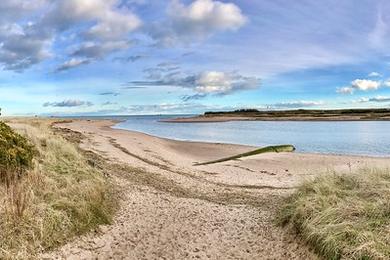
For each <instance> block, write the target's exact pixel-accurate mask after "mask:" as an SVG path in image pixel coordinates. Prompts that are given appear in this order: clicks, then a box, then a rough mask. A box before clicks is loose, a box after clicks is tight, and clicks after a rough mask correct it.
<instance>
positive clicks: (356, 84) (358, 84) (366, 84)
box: [351, 79, 381, 91]
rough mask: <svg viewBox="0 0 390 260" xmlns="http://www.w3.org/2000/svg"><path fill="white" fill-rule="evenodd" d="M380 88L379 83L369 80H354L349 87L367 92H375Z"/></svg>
mask: <svg viewBox="0 0 390 260" xmlns="http://www.w3.org/2000/svg"><path fill="white" fill-rule="evenodd" d="M380 86H381V82H380V81H375V80H369V79H355V80H354V81H352V82H351V87H352V88H354V89H358V90H363V91H368V90H376V89H378V88H379V87H380Z"/></svg>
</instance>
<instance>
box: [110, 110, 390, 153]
mask: <svg viewBox="0 0 390 260" xmlns="http://www.w3.org/2000/svg"><path fill="white" fill-rule="evenodd" d="M170 117H174V116H131V117H127V120H126V121H124V122H122V123H120V124H118V125H116V126H115V127H116V128H121V129H128V130H134V131H140V132H144V133H147V134H151V135H155V136H160V137H165V138H170V139H176V140H190V141H205V142H221V143H235V144H245V145H253V146H264V145H275V144H293V145H295V146H296V148H297V150H298V151H300V152H310V153H331V154H356V155H375V156H390V122H384V121H375V122H374V121H371V122H365V121H354V122H262V121H256V122H225V123H202V124H196V123H193V124H192V123H187V124H180V123H174V124H172V123H163V122H159V120H161V119H164V118H170Z"/></svg>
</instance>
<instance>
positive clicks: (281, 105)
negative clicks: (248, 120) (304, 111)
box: [269, 100, 325, 108]
mask: <svg viewBox="0 0 390 260" xmlns="http://www.w3.org/2000/svg"><path fill="white" fill-rule="evenodd" d="M324 104H325V103H324V102H323V101H308V100H298V101H289V102H281V103H276V104H271V105H269V106H271V107H276V108H305V107H316V106H322V105H324Z"/></svg>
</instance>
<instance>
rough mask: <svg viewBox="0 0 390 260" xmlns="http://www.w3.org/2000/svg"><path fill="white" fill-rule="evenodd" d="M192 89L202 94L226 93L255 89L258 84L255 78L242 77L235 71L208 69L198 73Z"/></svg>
mask: <svg viewBox="0 0 390 260" xmlns="http://www.w3.org/2000/svg"><path fill="white" fill-rule="evenodd" d="M194 85H195V88H194V90H195V91H196V92H198V93H203V94H228V93H231V92H235V91H236V90H248V89H256V88H258V87H259V85H260V81H259V79H257V78H252V77H243V76H241V75H238V74H237V73H225V72H218V71H209V72H203V73H201V74H199V75H198V76H197V78H196V80H195V84H194Z"/></svg>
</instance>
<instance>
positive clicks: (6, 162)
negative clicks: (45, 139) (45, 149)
mask: <svg viewBox="0 0 390 260" xmlns="http://www.w3.org/2000/svg"><path fill="white" fill-rule="evenodd" d="M33 157H34V147H33V145H31V144H30V143H29V141H28V140H27V139H26V138H25V137H23V136H21V135H20V134H18V133H16V132H15V131H13V130H12V129H11V127H9V126H8V125H7V124H5V123H3V122H0V182H5V183H7V185H8V184H9V182H10V181H11V180H13V179H15V178H18V177H20V176H21V175H22V174H23V173H25V172H26V170H27V169H29V168H31V166H32V160H33Z"/></svg>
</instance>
